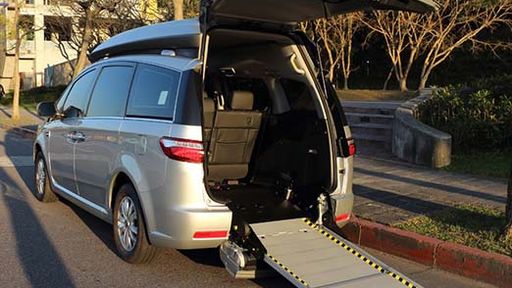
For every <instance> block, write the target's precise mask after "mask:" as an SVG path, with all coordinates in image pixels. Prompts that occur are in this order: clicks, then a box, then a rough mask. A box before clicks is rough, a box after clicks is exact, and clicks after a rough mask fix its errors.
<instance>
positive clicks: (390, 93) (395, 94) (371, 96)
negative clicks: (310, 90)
mask: <svg viewBox="0 0 512 288" xmlns="http://www.w3.org/2000/svg"><path fill="white" fill-rule="evenodd" d="M337 93H338V97H339V98H340V99H341V100H363V101H386V100H395V101H396V100H400V101H401V100H408V99H411V98H414V97H415V96H416V92H414V91H408V92H402V91H398V90H358V89H349V90H338V91H337Z"/></svg>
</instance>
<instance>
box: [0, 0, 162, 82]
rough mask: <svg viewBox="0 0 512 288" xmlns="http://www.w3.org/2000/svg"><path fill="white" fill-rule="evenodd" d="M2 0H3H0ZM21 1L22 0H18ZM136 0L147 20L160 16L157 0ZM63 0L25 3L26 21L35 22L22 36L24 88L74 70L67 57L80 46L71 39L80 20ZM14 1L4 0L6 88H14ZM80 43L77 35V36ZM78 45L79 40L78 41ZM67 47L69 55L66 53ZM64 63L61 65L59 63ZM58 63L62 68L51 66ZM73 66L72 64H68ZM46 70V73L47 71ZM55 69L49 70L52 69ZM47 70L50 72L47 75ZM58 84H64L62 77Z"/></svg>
mask: <svg viewBox="0 0 512 288" xmlns="http://www.w3.org/2000/svg"><path fill="white" fill-rule="evenodd" d="M0 1H2V0H0ZM18 1H20V0H18ZM127 1H133V2H134V3H133V4H134V7H138V10H139V12H140V13H141V15H142V14H143V15H144V17H145V18H146V20H148V21H147V22H155V21H158V20H157V16H156V14H157V11H158V7H157V1H156V0H150V1H141V0H127ZM59 2H60V1H59V0H25V1H24V3H23V4H22V5H21V9H20V17H22V18H23V22H25V23H26V22H29V23H30V25H32V27H33V28H32V29H31V32H30V33H26V35H25V36H24V37H23V38H22V42H21V47H20V66H19V67H20V70H19V72H20V78H21V89H22V90H26V89H30V88H33V87H39V86H45V85H52V83H50V81H51V79H49V78H53V76H55V75H50V74H52V73H61V74H62V73H66V74H71V69H66V67H65V66H69V65H67V64H66V63H67V62H68V60H67V59H75V58H76V57H77V55H76V49H73V48H72V46H73V41H71V40H72V39H71V38H72V37H74V36H76V35H73V34H74V33H75V31H73V29H75V28H74V26H76V25H73V23H74V22H73V21H80V20H78V19H77V17H73V12H71V11H69V12H66V8H65V7H63V6H62V5H59ZM14 8H15V6H14V4H13V1H12V0H11V1H6V2H4V3H2V2H0V15H1V18H2V21H1V24H0V25H1V27H0V85H2V88H4V90H5V91H8V90H12V88H13V86H12V83H11V80H12V77H13V69H14V46H15V39H14V36H13V35H14V32H13V31H14V29H15V27H14V14H15V12H14V11H15V10H14ZM73 40H74V43H76V38H75V39H73ZM75 46H76V44H75ZM63 51H64V52H65V54H67V58H66V57H64V56H63ZM59 64H61V65H59ZM53 66H58V67H59V69H47V68H49V67H53ZM68 68H69V67H68ZM45 70H46V73H45ZM49 71H50V72H51V73H48V72H49ZM45 74H46V75H45ZM68 78H69V79H70V75H58V79H60V80H62V79H68ZM58 84H62V81H59V83H58Z"/></svg>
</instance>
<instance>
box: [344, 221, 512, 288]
mask: <svg viewBox="0 0 512 288" xmlns="http://www.w3.org/2000/svg"><path fill="white" fill-rule="evenodd" d="M341 231H342V234H343V236H344V237H346V238H347V239H348V240H350V241H352V242H354V243H357V244H358V245H361V246H365V247H369V248H373V249H377V250H380V251H383V252H386V253H389V254H393V255H396V256H399V257H402V258H406V259H409V260H412V261H415V262H418V263H421V264H424V265H427V266H430V267H433V268H437V269H441V270H445V271H448V272H452V273H457V274H460V275H462V276H465V277H468V278H472V279H476V280H479V281H484V282H487V283H491V284H494V285H497V286H498V287H508V288H510V287H512V257H508V256H505V255H501V254H497V253H489V252H485V251H482V250H479V249H476V248H471V247H467V246H464V245H460V244H455V243H450V242H446V241H441V240H438V239H435V238H432V237H427V236H423V235H420V234H417V233H414V232H409V231H404V230H400V229H397V228H393V227H390V226H386V225H383V224H379V223H375V222H371V221H367V220H363V219H359V218H356V217H353V218H352V220H351V221H350V222H349V223H348V224H347V225H346V226H345V227H343V228H342V229H341Z"/></svg>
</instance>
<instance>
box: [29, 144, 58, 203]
mask: <svg viewBox="0 0 512 288" xmlns="http://www.w3.org/2000/svg"><path fill="white" fill-rule="evenodd" d="M34 164H35V167H34V186H35V187H34V189H32V193H33V194H34V196H35V197H36V198H37V200H39V201H41V202H55V201H57V200H58V198H57V195H55V193H54V192H53V191H52V187H51V186H50V177H49V175H48V169H47V168H46V161H45V160H44V156H43V153H41V152H38V153H37V154H36V161H35V163H34Z"/></svg>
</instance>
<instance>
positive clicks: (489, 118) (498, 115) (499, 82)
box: [419, 75, 512, 153]
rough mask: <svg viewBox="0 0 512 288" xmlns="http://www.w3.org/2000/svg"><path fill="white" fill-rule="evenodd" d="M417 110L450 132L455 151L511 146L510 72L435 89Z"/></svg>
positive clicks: (429, 123) (511, 78) (428, 121)
mask: <svg viewBox="0 0 512 288" xmlns="http://www.w3.org/2000/svg"><path fill="white" fill-rule="evenodd" d="M419 112H420V117H421V120H422V121H423V122H424V123H426V124H428V125H430V126H433V127H436V128H437V129H439V130H442V131H445V132H447V133H450V134H451V135H452V141H453V142H452V145H453V150H454V151H455V152H456V153H459V152H469V151H471V150H474V149H478V150H481V149H503V148H507V147H512V75H503V76H499V77H493V78H488V79H481V80H477V81H474V82H473V83H470V84H468V85H450V86H447V87H444V88H441V89H438V90H437V92H436V93H434V95H433V96H432V98H431V99H430V100H429V101H427V102H425V103H424V104H423V105H422V106H421V107H420V111H419Z"/></svg>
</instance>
